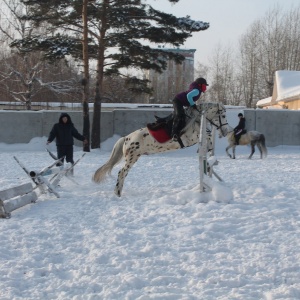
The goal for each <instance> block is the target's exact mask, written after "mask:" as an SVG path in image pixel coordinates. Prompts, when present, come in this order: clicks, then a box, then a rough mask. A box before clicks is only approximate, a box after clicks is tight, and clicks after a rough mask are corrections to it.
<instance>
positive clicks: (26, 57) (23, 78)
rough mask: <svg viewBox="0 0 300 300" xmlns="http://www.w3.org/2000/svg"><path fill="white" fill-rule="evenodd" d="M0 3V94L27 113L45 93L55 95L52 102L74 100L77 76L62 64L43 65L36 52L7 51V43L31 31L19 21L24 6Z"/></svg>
mask: <svg viewBox="0 0 300 300" xmlns="http://www.w3.org/2000/svg"><path fill="white" fill-rule="evenodd" d="M2 1H3V2H2V6H0V15H1V20H0V37H1V38H0V40H5V43H4V44H3V46H2V49H1V52H2V57H3V58H2V60H1V66H2V67H1V71H0V86H1V90H3V91H6V93H7V95H8V97H10V99H12V100H14V101H17V102H20V103H23V104H24V106H25V107H26V109H27V110H30V109H31V103H32V101H33V99H37V98H38V95H39V94H41V93H42V91H44V90H45V89H47V90H48V92H49V93H50V94H52V95H55V96H54V98H61V96H62V95H68V96H71V97H74V96H75V97H78V88H79V86H78V78H77V77H78V76H77V74H76V73H75V72H66V67H67V66H66V64H65V62H58V63H56V64H49V63H46V62H45V61H43V59H42V55H41V54H40V53H39V52H32V53H26V52H22V53H20V52H19V51H18V49H16V48H15V49H14V50H13V51H10V49H9V47H8V45H7V44H8V43H9V42H11V41H13V40H14V39H15V38H17V37H23V38H24V37H28V36H31V35H32V34H33V33H34V31H35V29H34V26H32V24H31V22H30V21H27V20H25V19H24V18H23V15H24V14H25V15H26V7H25V6H24V5H22V4H21V3H20V2H19V1H18V0H2ZM39 30H43V29H42V28H40V29H39ZM70 70H71V69H70ZM50 74H51V76H47V75H50ZM46 78H47V80H46ZM54 78H55V80H53V79H54Z"/></svg>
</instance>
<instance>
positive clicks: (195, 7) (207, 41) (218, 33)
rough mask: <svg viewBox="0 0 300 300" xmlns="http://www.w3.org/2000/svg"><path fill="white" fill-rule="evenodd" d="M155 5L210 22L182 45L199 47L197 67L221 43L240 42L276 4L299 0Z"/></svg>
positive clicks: (189, 0) (161, 1) (188, 0)
mask: <svg viewBox="0 0 300 300" xmlns="http://www.w3.org/2000/svg"><path fill="white" fill-rule="evenodd" d="M147 2H150V3H151V4H152V5H153V7H155V8H157V9H159V10H161V11H164V12H167V13H171V14H173V15H175V16H177V17H184V16H187V15H189V16H191V18H192V19H193V20H197V21H205V22H209V23H210V28H209V29H207V30H205V31H200V32H197V33H194V34H193V37H192V38H190V39H188V40H187V42H186V44H185V46H184V47H183V48H191V49H196V53H195V66H196V65H197V63H198V62H201V63H203V64H206V61H207V59H208V57H209V56H210V54H211V53H212V51H213V50H214V49H215V48H216V47H217V45H218V44H219V43H220V44H221V45H222V46H227V45H229V44H232V45H235V44H236V45H237V42H238V39H239V37H240V36H241V35H242V34H244V33H245V32H246V31H247V29H248V28H249V26H250V25H251V24H252V23H253V22H254V21H255V20H257V19H260V18H262V17H264V16H265V14H266V12H267V11H268V10H269V9H271V8H273V7H274V6H276V5H279V7H280V8H282V9H283V10H290V9H291V8H292V7H298V6H299V5H300V1H299V0H209V1H208V0H181V1H180V2H179V3H177V4H175V5H172V4H171V3H170V2H169V1H168V0H149V1H147Z"/></svg>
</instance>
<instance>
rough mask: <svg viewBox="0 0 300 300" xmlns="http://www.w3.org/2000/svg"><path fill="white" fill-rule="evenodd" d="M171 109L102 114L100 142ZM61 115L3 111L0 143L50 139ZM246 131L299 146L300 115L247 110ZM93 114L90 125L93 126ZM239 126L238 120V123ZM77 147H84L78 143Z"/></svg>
mask: <svg viewBox="0 0 300 300" xmlns="http://www.w3.org/2000/svg"><path fill="white" fill-rule="evenodd" d="M171 111H172V110H171V109H169V108H164V109H162V108H161V109H160V108H140V109H115V110H112V111H102V112H101V141H102V142H104V141H105V140H106V139H108V138H109V137H111V136H113V135H114V134H117V135H120V136H124V135H127V134H129V133H131V132H133V131H135V130H138V129H140V128H142V127H145V126H146V124H147V123H151V122H154V121H155V118H154V115H158V116H160V117H164V116H167V115H168V114H170V113H171ZM61 112H62V111H37V112H36V111H0V143H6V144H14V143H28V142H30V140H31V139H32V138H34V137H44V136H45V137H48V135H49V132H50V130H51V128H52V126H53V124H54V123H57V121H58V119H59V116H60V114H61ZM68 113H69V114H70V116H71V118H72V121H73V123H74V124H75V127H76V128H77V130H78V131H79V132H82V127H83V118H82V112H77V111H76V112H74V111H69V112H68ZM244 115H245V118H246V127H247V130H257V131H259V132H261V133H263V134H264V135H265V137H266V144H267V146H268V147H274V146H278V145H295V146H298V145H300V111H291V110H271V109H269V110H268V109H257V110H254V109H245V110H244ZM92 117H93V116H92V113H90V122H91V124H92ZM237 122H238V120H237ZM75 145H78V146H80V145H82V143H81V142H79V141H77V140H75Z"/></svg>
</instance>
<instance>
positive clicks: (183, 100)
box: [172, 78, 208, 141]
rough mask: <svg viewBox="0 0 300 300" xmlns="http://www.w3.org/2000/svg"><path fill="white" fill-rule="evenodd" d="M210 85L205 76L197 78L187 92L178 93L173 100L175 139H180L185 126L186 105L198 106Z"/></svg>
mask: <svg viewBox="0 0 300 300" xmlns="http://www.w3.org/2000/svg"><path fill="white" fill-rule="evenodd" d="M206 86H208V84H207V82H206V80H205V79H204V78H197V79H196V80H195V81H194V82H192V83H191V84H190V86H189V89H188V90H187V91H185V92H181V93H179V94H177V95H176V96H175V98H174V100H173V107H174V113H173V114H174V121H173V129H172V138H173V141H178V139H179V135H180V134H179V132H180V130H181V129H182V128H183V127H184V107H189V106H191V107H193V108H196V101H197V100H198V99H199V98H200V96H201V93H204V92H205V91H206Z"/></svg>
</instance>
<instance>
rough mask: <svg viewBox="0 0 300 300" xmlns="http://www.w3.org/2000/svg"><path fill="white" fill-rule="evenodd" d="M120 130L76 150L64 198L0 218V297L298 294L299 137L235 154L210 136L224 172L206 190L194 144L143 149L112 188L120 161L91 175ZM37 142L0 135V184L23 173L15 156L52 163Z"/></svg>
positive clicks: (269, 298) (212, 299)
mask: <svg viewBox="0 0 300 300" xmlns="http://www.w3.org/2000/svg"><path fill="white" fill-rule="evenodd" d="M237 121H238V120H237V117H236V116H235V119H234V122H237ZM232 125H234V124H232ZM116 138H117V137H114V138H112V139H111V140H108V141H107V142H105V143H104V144H103V145H102V148H101V150H93V151H92V152H91V153H88V154H87V155H86V156H85V157H84V158H83V160H82V161H81V162H80V163H79V164H78V166H76V167H75V177H74V179H75V180H76V181H77V182H78V183H79V185H76V184H74V183H72V182H70V181H69V180H67V179H64V180H63V181H62V182H61V187H60V188H59V190H58V191H59V193H60V195H61V198H60V199H58V198H56V197H55V196H54V195H51V194H46V195H42V196H40V197H39V200H38V201H37V203H36V204H31V205H27V206H26V207H24V208H21V209H18V210H16V211H14V212H13V213H12V217H11V219H0V241H1V243H0V253H1V255H0V278H1V279H0V299H1V300H4V299H61V300H62V299H74V300H78V299H84V300H86V299H97V300H98V299H130V300H131V299H132V300H135V299H140V300H142V299H143V300H145V299H163V300H165V299H172V300H173V299H205V300H216V299H226V300H227V299H230V300H231V299H243V300H246V299H253V300H254V299H255V300H257V299H266V300H273V299H285V300H287V299H300V275H299V274H300V251H299V245H300V185H299V173H300V147H299V146H295V147H288V146H279V147H275V148H268V151H269V154H268V157H267V159H265V160H260V159H259V154H258V153H257V152H256V153H255V154H254V157H253V159H252V160H248V159H247V157H248V155H249V154H250V148H249V147H245V146H244V147H238V148H237V159H236V160H231V159H229V158H228V157H227V156H226V155H225V151H224V149H225V146H226V140H225V139H224V138H223V139H221V140H218V141H217V150H216V156H217V158H218V160H219V165H218V166H216V167H215V171H216V172H217V174H218V175H219V176H220V177H221V178H223V180H224V181H225V182H224V183H222V184H220V183H217V180H216V179H215V178H214V182H216V185H215V186H216V188H215V190H214V191H213V193H210V194H208V195H206V196H205V197H206V198H205V197H204V196H203V195H200V193H199V164H198V156H197V153H196V150H197V148H196V147H195V146H194V147H191V148H188V149H184V150H179V151H176V152H172V153H168V154H167V153H165V154H159V155H154V156H145V157H142V158H141V159H140V160H139V161H138V162H137V163H136V165H135V166H134V168H133V169H132V170H131V172H130V173H129V175H128V177H127V178H126V181H125V186H124V190H123V196H122V198H118V197H116V196H115V195H114V193H113V190H114V185H115V183H116V176H117V172H118V170H119V166H118V167H117V168H116V169H114V170H113V173H112V177H111V178H108V180H107V181H106V182H105V183H103V184H101V185H96V184H94V183H93V182H92V181H91V177H92V174H93V173H94V172H95V170H96V169H97V168H98V167H99V166H100V165H102V164H103V163H104V162H105V161H106V160H107V159H108V157H109V155H110V151H111V148H112V145H113V144H114V142H115V141H116ZM45 141H46V138H36V139H34V140H32V141H31V143H30V144H28V145H20V144H19V145H4V144H0V161H1V176H0V184H1V185H0V186H1V189H6V188H8V187H12V186H15V185H18V184H21V183H26V182H29V179H28V178H27V177H26V174H25V173H24V172H23V170H22V169H21V168H20V167H19V166H18V165H17V163H16V162H15V160H14V159H13V156H14V155H15V156H16V157H17V158H18V159H19V160H20V161H21V162H23V163H24V164H25V165H26V166H28V167H29V168H31V169H37V170H39V169H41V168H43V167H45V166H47V165H49V164H50V163H52V161H53V160H52V159H51V158H50V156H49V155H48V154H47V153H46V151H45V150H44V147H45ZM51 147H52V148H51V149H52V150H54V151H55V146H54V145H53V144H51ZM76 150H77V151H76V152H75V155H74V156H75V158H78V157H80V156H81V153H82V152H81V150H80V149H79V148H77V149H76ZM222 191H224V194H222ZM228 191H230V192H228ZM203 197H204V198H203ZM204 200H205V201H204Z"/></svg>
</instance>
